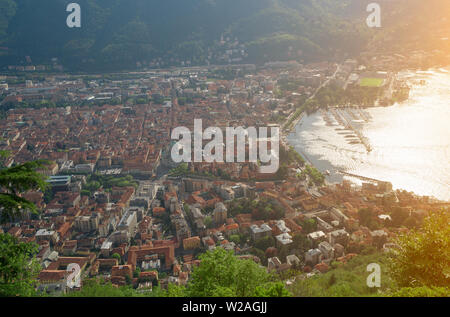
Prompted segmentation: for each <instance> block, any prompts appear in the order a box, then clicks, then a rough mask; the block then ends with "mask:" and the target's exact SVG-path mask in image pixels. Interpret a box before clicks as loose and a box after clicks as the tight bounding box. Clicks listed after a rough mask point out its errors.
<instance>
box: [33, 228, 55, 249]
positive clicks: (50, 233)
mask: <svg viewBox="0 0 450 317" xmlns="http://www.w3.org/2000/svg"><path fill="white" fill-rule="evenodd" d="M35 237H36V242H37V243H39V242H42V241H49V242H51V243H52V244H53V245H55V244H56V243H57V242H58V241H59V237H58V233H57V232H56V231H54V230H47V229H40V230H38V232H36V235H35Z"/></svg>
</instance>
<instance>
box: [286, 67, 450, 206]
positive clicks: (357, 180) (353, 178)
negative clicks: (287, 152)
mask: <svg viewBox="0 0 450 317" xmlns="http://www.w3.org/2000/svg"><path fill="white" fill-rule="evenodd" d="M445 70H446V69H445V68H444V69H441V68H436V67H432V68H429V69H428V70H427V71H430V72H433V71H436V72H445ZM402 72H403V73H404V72H411V70H410V69H406V70H402V71H399V72H398V73H402ZM405 83H407V84H408V85H409V86H410V87H411V88H412V86H411V83H412V82H411V78H407V79H406V80H405ZM410 98H411V97H410V96H409V97H408V99H406V100H405V101H404V102H408V101H409V100H410ZM395 104H397V103H395ZM349 107H350V108H352V107H355V105H353V106H349ZM384 107H386V106H381V105H377V104H374V105H372V106H367V107H360V108H362V109H371V108H384ZM339 108H340V107H339ZM342 108H346V107H342ZM318 112H319V111H315V112H314V114H317V113H318ZM293 113H294V112H293ZM305 115H306V113H305V112H303V113H302V114H301V115H300V116H299V118H297V119H296V120H294V121H293V122H292V123H291V126H290V127H289V129H286V128H285V129H282V133H281V135H282V142H283V143H285V144H286V145H287V146H288V147H291V146H292V147H293V148H294V150H295V151H296V152H297V153H298V154H300V155H302V157H304V159H305V161H307V162H308V163H309V164H311V165H312V166H314V167H315V168H318V167H317V164H314V163H313V162H312V161H311V160H309V159H308V157H307V156H305V155H304V154H303V153H302V152H303V151H298V150H297V149H295V147H294V146H293V145H291V144H290V143H289V139H288V136H289V135H290V134H291V133H296V129H297V126H299V123H300V122H301V121H302V120H303V119H304V118H305ZM289 118H290V116H289V117H288V118H287V119H286V120H285V124H286V123H287V122H288V120H289ZM300 126H301V125H300ZM331 165H332V167H333V170H332V171H331V169H330V171H331V173H332V175H333V174H336V177H337V176H338V174H339V178H340V180H337V179H335V180H334V181H331V182H329V181H326V184H327V185H332V184H340V183H342V181H343V180H344V179H349V180H350V182H351V183H353V184H355V185H357V186H360V185H361V182H364V181H369V177H367V176H364V175H357V174H354V173H351V171H350V172H349V171H347V170H345V169H339V168H338V167H336V166H334V165H333V164H331ZM323 169H324V167H323V166H322V170H323ZM342 172H343V173H342ZM321 173H322V174H324V172H323V171H321ZM346 175H347V176H349V178H346V177H345V176H346ZM324 176H326V178H328V175H325V174H324ZM371 181H378V182H380V181H381V182H390V183H392V181H391V180H379V179H376V180H375V179H374V178H371V180H370V181H369V182H371ZM393 190H394V192H396V191H402V190H405V191H408V192H411V193H413V194H414V195H415V196H417V197H426V196H428V197H430V198H431V199H433V200H436V201H439V202H443V203H450V200H449V199H445V198H437V197H436V196H435V195H434V194H421V193H417V192H415V191H414V190H408V189H405V187H397V186H394V188H393Z"/></svg>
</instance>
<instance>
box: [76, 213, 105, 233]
mask: <svg viewBox="0 0 450 317" xmlns="http://www.w3.org/2000/svg"><path fill="white" fill-rule="evenodd" d="M98 225H99V216H98V214H96V213H94V214H92V215H91V216H78V217H76V218H75V223H74V226H75V229H76V230H77V231H79V232H83V233H87V232H92V231H96V230H98Z"/></svg>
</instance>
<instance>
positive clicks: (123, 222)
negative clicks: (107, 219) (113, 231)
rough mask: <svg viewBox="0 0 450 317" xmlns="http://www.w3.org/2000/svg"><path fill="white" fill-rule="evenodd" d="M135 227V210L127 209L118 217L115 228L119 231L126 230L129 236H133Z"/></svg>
mask: <svg viewBox="0 0 450 317" xmlns="http://www.w3.org/2000/svg"><path fill="white" fill-rule="evenodd" d="M136 227H137V214H136V210H134V209H128V210H127V211H126V212H125V213H124V214H123V216H122V218H121V219H120V222H119V224H118V226H117V229H118V230H120V231H126V232H127V233H128V235H129V236H130V237H134V234H135V232H136Z"/></svg>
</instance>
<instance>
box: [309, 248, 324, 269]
mask: <svg viewBox="0 0 450 317" xmlns="http://www.w3.org/2000/svg"><path fill="white" fill-rule="evenodd" d="M322 257H323V256H322V251H320V249H317V248H316V249H309V250H308V251H307V252H305V263H306V265H309V266H311V267H313V266H314V265H316V264H317V263H320V262H321V261H322Z"/></svg>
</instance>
